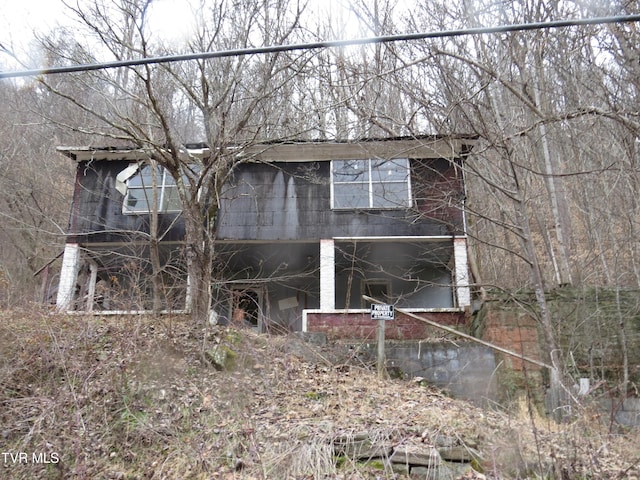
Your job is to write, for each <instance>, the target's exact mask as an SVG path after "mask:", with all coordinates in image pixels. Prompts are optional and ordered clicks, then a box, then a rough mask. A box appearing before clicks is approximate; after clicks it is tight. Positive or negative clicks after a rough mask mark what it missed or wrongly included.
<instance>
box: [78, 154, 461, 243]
mask: <svg viewBox="0 0 640 480" xmlns="http://www.w3.org/2000/svg"><path fill="white" fill-rule="evenodd" d="M412 162H413V163H415V162H419V163H418V166H417V168H415V169H414V167H412V177H415V178H414V180H412V189H413V190H414V192H418V197H417V198H414V203H415V204H416V206H417V208H413V209H409V210H380V211H371V210H361V211H332V210H331V205H330V200H331V198H330V183H329V173H330V170H329V169H330V162H324V161H323V162H300V163H269V164H267V163H247V164H241V165H239V166H238V167H237V168H236V171H235V172H234V174H233V177H232V179H231V181H230V182H229V184H228V186H227V188H226V189H225V191H224V192H223V198H222V205H221V209H220V215H219V218H218V227H217V228H218V231H217V235H218V238H219V239H227V240H258V241H278V240H292V241H315V240H318V239H320V238H330V237H360V236H433V235H450V234H452V233H453V232H459V231H460V230H461V229H462V212H461V210H460V209H459V208H457V207H455V208H451V207H450V202H449V204H448V205H449V206H448V207H447V208H439V209H436V210H438V214H437V215H431V213H430V212H432V211H434V208H433V205H434V204H435V203H437V195H438V192H439V191H440V189H437V190H436V189H435V188H431V189H429V188H428V187H426V188H425V187H424V186H422V187H421V186H420V185H417V187H421V188H416V185H413V184H415V183H416V182H419V174H420V172H421V169H422V170H425V167H424V164H423V163H420V161H415V160H414V161H412ZM429 162H430V163H429V164H428V167H426V170H427V171H428V174H429V175H431V176H433V175H432V174H433V172H437V173H438V175H439V176H440V177H443V178H447V179H453V180H452V181H449V180H448V182H449V183H448V184H447V185H449V187H450V186H451V185H453V187H451V188H454V189H456V188H459V190H460V192H461V191H462V182H461V180H460V179H457V178H455V176H454V175H453V174H452V172H453V170H454V169H453V168H452V165H453V164H452V163H451V162H449V161H447V160H435V161H434V160H429ZM128 164H129V162H128V161H126V160H125V161H96V162H80V163H79V164H78V173H77V181H78V182H79V183H78V189H77V194H76V198H75V200H74V207H73V211H72V219H71V222H70V224H71V225H70V227H71V228H70V230H69V232H70V236H71V237H73V238H76V239H77V240H78V241H83V242H88V243H91V242H119V241H127V240H131V239H134V238H136V237H139V235H138V233H137V232H143V233H148V232H149V222H148V215H124V214H123V213H122V202H123V196H122V194H121V193H119V192H118V191H117V190H116V188H115V178H116V175H117V174H118V173H119V172H120V171H122V170H123V169H124V168H125V167H126V166H127V165H128ZM440 184H442V182H440ZM449 187H448V188H449ZM451 188H450V189H451ZM423 192H424V193H423ZM454 193H455V192H454ZM420 196H423V197H424V199H423V198H420ZM449 197H451V192H449ZM175 219H176V214H162V215H160V224H161V231H164V230H165V229H167V228H169V226H171V229H170V232H169V234H168V235H166V236H165V237H164V239H165V240H170V241H176V240H182V239H184V222H183V221H182V220H181V219H180V218H178V220H177V221H175V222H174V220H175ZM172 222H174V223H173V224H172Z"/></svg>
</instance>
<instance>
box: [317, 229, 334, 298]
mask: <svg viewBox="0 0 640 480" xmlns="http://www.w3.org/2000/svg"><path fill="white" fill-rule="evenodd" d="M335 308H336V250H335V245H334V242H333V239H331V238H330V239H322V240H320V309H321V310H334V309H335Z"/></svg>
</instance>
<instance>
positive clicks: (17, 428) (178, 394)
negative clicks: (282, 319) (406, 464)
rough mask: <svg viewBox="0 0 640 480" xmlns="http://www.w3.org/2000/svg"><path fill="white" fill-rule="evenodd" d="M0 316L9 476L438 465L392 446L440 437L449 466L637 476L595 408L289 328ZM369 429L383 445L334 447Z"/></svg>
mask: <svg viewBox="0 0 640 480" xmlns="http://www.w3.org/2000/svg"><path fill="white" fill-rule="evenodd" d="M0 330H1V332H0V362H1V363H0V402H1V404H2V409H1V411H0V418H1V422H2V423H1V425H2V427H1V429H2V431H1V435H2V437H1V438H0V445H1V449H2V453H3V458H2V461H3V465H2V467H3V472H2V477H3V478H15V479H18V478H20V479H22V478H24V479H26V478H51V479H52V478H114V479H116V478H117V479H143V478H156V479H160V478H169V479H171V478H176V479H177V478H194V479H200V478H203V479H204V478H207V479H208V478H239V479H240V478H247V479H253V478H262V479H287V478H291V479H299V478H300V479H301V478H325V479H347V478H348V479H356V478H372V479H373V478H376V479H377V478H410V475H411V476H412V478H426V477H428V478H434V477H433V476H432V474H433V471H431V470H428V469H426V468H413V467H411V469H409V468H407V469H404V470H403V469H402V468H397V465H396V466H394V467H392V465H391V464H390V463H389V462H388V461H387V460H388V454H389V452H391V451H394V452H397V451H399V449H400V447H402V448H409V447H411V448H413V449H414V450H415V449H418V450H421V451H423V452H424V451H426V452H429V449H430V448H434V446H442V445H445V446H447V445H448V446H449V447H451V449H452V450H453V449H454V447H456V448H458V450H466V451H467V452H473V453H472V458H469V459H468V460H470V462H468V463H466V464H465V465H464V468H459V469H451V470H447V472H448V473H447V475H448V477H447V478H455V477H460V478H502V479H504V478H541V477H545V478H563V479H564V478H637V477H638V475H640V467H639V466H638V461H639V460H640V451H639V450H640V449H639V448H638V445H639V444H640V443H639V441H638V440H640V436H639V435H638V433H637V432H627V433H626V434H620V433H618V434H611V433H610V432H609V425H608V422H607V419H602V418H599V417H598V416H597V415H591V414H590V413H589V411H588V410H585V411H584V412H582V414H581V416H580V419H578V420H576V421H575V422H574V423H571V424H564V425H554V424H552V423H550V422H548V421H546V420H543V419H541V418H540V417H539V416H538V415H536V414H535V413H534V411H533V409H527V408H526V403H525V402H523V403H522V405H523V407H522V408H521V409H519V410H518V409H515V410H517V411H515V412H511V413H509V412H505V411H503V410H500V409H498V408H496V409H495V410H492V411H489V410H483V409H480V408H478V407H475V406H473V405H471V404H469V403H467V402H463V401H458V400H455V399H452V398H449V397H448V396H447V395H446V394H445V393H443V392H442V391H439V390H437V389H434V388H432V387H430V386H426V385H424V384H422V383H420V382H416V381H401V380H388V381H382V380H379V379H378V378H377V377H376V375H375V373H374V372H372V371H370V370H369V369H368V367H367V366H366V365H362V364H358V362H357V359H354V358H350V356H349V354H350V352H349V351H348V350H339V349H331V348H326V349H324V350H318V349H314V347H312V346H310V345H308V344H305V343H302V342H301V341H299V340H298V339H297V338H296V337H293V336H267V335H258V334H255V333H252V332H249V331H238V330H233V329H228V328H224V327H216V328H211V327H208V328H207V329H205V330H204V331H200V332H194V331H193V329H190V328H189V327H188V325H187V324H186V323H185V322H184V321H179V320H170V319H168V318H159V319H158V318H152V317H120V318H115V317H114V318H100V317H81V316H56V315H49V314H45V313H41V312H37V311H36V312H2V313H0ZM363 438H366V439H368V441H370V442H371V443H373V444H374V447H375V446H381V445H384V446H388V447H389V448H390V450H385V453H384V454H381V455H379V456H378V457H376V459H374V460H370V461H367V458H360V457H362V455H361V454H362V452H361V451H360V454H357V453H354V450H353V449H349V448H342V449H339V448H337V445H342V447H345V445H346V444H349V445H350V446H353V445H355V444H356V443H357V442H359V441H360V440H361V439H363ZM349 445H347V446H349ZM358 445H360V446H362V443H358ZM441 451H442V450H441ZM394 454H395V453H394ZM436 455H437V454H436ZM369 456H373V455H369ZM364 457H367V455H364ZM451 465H453V463H451ZM441 478H443V477H441Z"/></svg>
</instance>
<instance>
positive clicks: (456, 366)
mask: <svg viewBox="0 0 640 480" xmlns="http://www.w3.org/2000/svg"><path fill="white" fill-rule="evenodd" d="M361 348H364V349H365V351H366V354H367V355H368V356H369V357H370V359H371V360H372V361H373V360H375V356H376V351H377V345H376V344H375V343H368V344H364V345H361ZM385 356H386V360H387V367H388V368H390V369H398V370H400V371H401V372H402V373H403V374H404V375H406V376H408V377H421V378H423V379H424V380H425V381H426V382H427V383H428V384H431V385H435V386H438V387H440V388H443V389H445V390H448V391H449V392H451V394H452V395H453V396H455V397H457V398H463V399H466V400H470V401H472V402H474V403H479V404H481V403H485V402H486V401H487V400H495V399H496V398H497V393H498V392H497V382H496V375H495V373H496V372H495V370H496V361H495V356H494V354H493V350H491V349H490V348H489V347H485V346H482V345H477V344H474V343H464V342H463V343H453V342H443V343H434V342H423V341H387V342H385Z"/></svg>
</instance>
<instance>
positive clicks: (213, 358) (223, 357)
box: [204, 345, 236, 370]
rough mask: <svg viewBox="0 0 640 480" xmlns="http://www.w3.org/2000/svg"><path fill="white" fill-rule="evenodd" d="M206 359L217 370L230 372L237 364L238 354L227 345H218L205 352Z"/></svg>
mask: <svg viewBox="0 0 640 480" xmlns="http://www.w3.org/2000/svg"><path fill="white" fill-rule="evenodd" d="M204 357H205V358H206V359H207V361H208V362H209V363H210V364H211V365H212V366H213V367H214V368H215V369H216V370H230V369H232V368H233V366H234V364H235V358H236V352H234V351H233V350H231V349H230V348H229V347H227V346H225V345H216V346H215V347H213V348H211V349H209V350H207V351H205V352H204Z"/></svg>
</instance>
